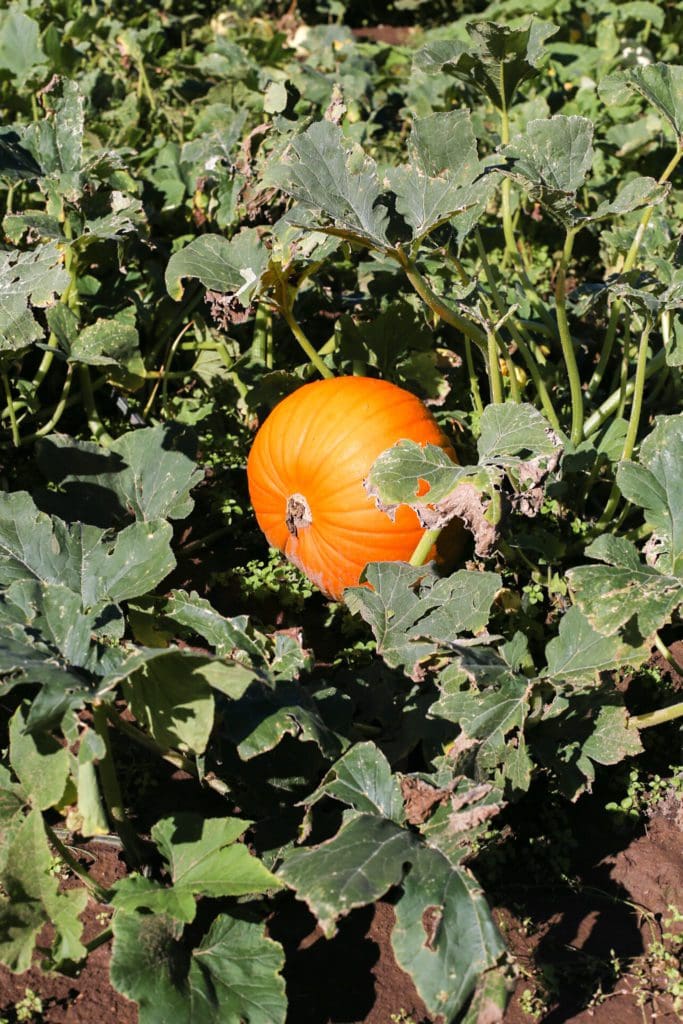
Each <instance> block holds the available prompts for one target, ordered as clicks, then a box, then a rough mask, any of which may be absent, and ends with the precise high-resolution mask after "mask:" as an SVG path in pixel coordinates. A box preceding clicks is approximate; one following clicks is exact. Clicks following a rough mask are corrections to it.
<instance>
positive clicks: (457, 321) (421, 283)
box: [399, 254, 487, 356]
mask: <svg viewBox="0 0 683 1024" xmlns="http://www.w3.org/2000/svg"><path fill="white" fill-rule="evenodd" d="M399 262H400V263H401V266H402V267H403V269H404V271H405V274H406V277H407V278H408V280H409V281H410V283H411V284H412V286H413V288H414V289H415V291H416V292H417V294H418V295H419V296H420V298H421V299H422V301H423V302H426V304H427V305H428V306H429V308H430V309H431V310H432V312H433V313H436V315H437V316H438V317H440V318H441V320H443V321H444V323H447V324H450V326H451V327H455V328H456V330H458V331H460V332H461V333H462V334H464V335H465V337H466V338H469V339H470V341H473V342H474V344H475V345H476V346H477V348H478V349H479V350H480V351H481V352H482V353H483V354H484V356H486V354H487V342H486V335H485V334H484V332H483V331H482V330H481V328H479V327H477V325H476V324H473V323H472V321H471V320H468V319H467V318H466V317H464V316H462V315H461V314H460V313H458V312H457V311H456V310H455V309H452V308H451V307H450V306H448V305H446V303H445V302H443V300H442V299H440V298H439V296H438V295H437V294H436V293H435V292H433V291H432V289H431V288H430V286H429V284H428V283H427V281H426V279H425V278H424V277H423V276H422V274H421V273H420V271H419V270H418V269H417V266H416V265H415V263H414V262H413V261H412V260H409V259H408V258H407V257H406V256H405V254H403V259H399Z"/></svg>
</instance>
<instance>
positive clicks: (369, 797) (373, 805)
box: [306, 741, 405, 825]
mask: <svg viewBox="0 0 683 1024" xmlns="http://www.w3.org/2000/svg"><path fill="white" fill-rule="evenodd" d="M324 796H332V797H334V798H335V799H336V800H340V801H341V802H342V803H344V804H347V805H348V806H349V807H352V808H353V809H354V810H355V811H362V812H363V813H366V814H377V815H380V816H381V817H384V818H388V819H389V820H390V821H394V822H395V823H396V824H397V825H400V824H402V822H403V821H404V819H405V814H404V810H403V794H402V793H401V787H400V785H399V783H398V780H397V779H396V776H394V775H392V773H391V766H390V764H389V762H388V761H387V759H386V757H385V756H384V754H383V753H382V751H381V750H380V749H379V747H377V746H376V745H375V744H374V743H371V742H370V741H368V742H366V743H356V744H355V745H354V746H353V747H351V749H350V750H347V752H346V753H345V754H343V755H342V757H340V758H339V760H338V761H337V762H335V764H334V765H333V766H332V767H331V768H330V770H329V772H328V773H327V775H326V776H325V777H324V779H323V780H322V782H321V783H320V785H319V786H318V788H317V789H316V790H315V792H314V793H312V794H311V795H310V797H307V798H306V804H307V805H308V806H309V807H310V806H312V805H313V804H314V803H317V801H318V800H320V799H322V797H324Z"/></svg>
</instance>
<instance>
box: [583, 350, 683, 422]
mask: <svg viewBox="0 0 683 1024" xmlns="http://www.w3.org/2000/svg"><path fill="white" fill-rule="evenodd" d="M665 365H666V353H665V351H664V349H663V348H662V349H660V350H659V352H658V353H657V355H656V356H653V358H652V359H651V360H650V362H649V363H648V364H647V366H646V367H645V380H649V378H650V377H651V376H652V375H653V374H654V373H657V371H658V370H661V369H662V367H663V366H665ZM635 386H636V381H635V377H631V379H630V380H629V381H628V382H627V384H626V397H627V398H630V397H631V395H632V394H633V392H634V391H635ZM620 399H621V389H618V390H616V391H614V392H613V393H612V394H611V395H610V396H609V398H606V399H605V401H604V402H603V403H602V405H601V406H600V407H599V408H598V409H596V410H595V412H594V413H592V414H591V415H590V416H589V417H588V419H587V420H586V422H585V424H584V427H583V436H584V438H587V437H591V436H592V435H593V434H594V433H595V432H596V430H599V429H600V427H601V426H602V425H603V423H605V422H606V420H608V419H609V418H610V416H612V415H613V414H614V412H615V411H616V410H617V409H618V408H619V401H620Z"/></svg>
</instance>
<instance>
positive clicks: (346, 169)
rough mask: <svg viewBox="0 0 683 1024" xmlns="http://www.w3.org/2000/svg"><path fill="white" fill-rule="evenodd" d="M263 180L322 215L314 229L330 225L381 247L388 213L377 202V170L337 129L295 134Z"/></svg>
mask: <svg viewBox="0 0 683 1024" xmlns="http://www.w3.org/2000/svg"><path fill="white" fill-rule="evenodd" d="M265 180H266V182H267V183H268V184H271V185H275V186H277V187H278V188H281V189H282V190H283V192H286V193H287V194H288V195H290V196H293V197H294V198H295V199H296V200H298V202H299V203H301V204H302V206H304V207H305V208H307V209H309V210H312V211H314V212H316V213H319V214H322V221H321V223H320V225H319V227H322V228H324V227H325V226H326V224H328V223H329V222H330V221H331V222H332V224H333V225H334V226H336V227H337V228H339V229H340V230H341V231H345V232H348V234H349V235H351V236H353V237H356V238H358V239H362V240H364V241H366V242H368V243H369V244H371V245H373V246H376V247H378V248H380V249H382V248H386V246H387V234H386V232H387V223H388V214H387V210H386V207H385V206H384V205H382V203H381V202H380V199H381V196H382V187H381V184H380V180H379V176H378V171H377V166H376V164H375V161H374V160H372V159H371V158H370V157H368V156H366V154H365V153H364V152H363V151H362V150H361V149H360V148H359V147H357V146H356V147H351V146H350V145H349V144H348V143H347V142H346V140H345V139H344V138H343V136H342V131H341V128H340V127H339V126H338V125H335V124H332V123H331V122H330V121H325V120H323V121H318V122H317V123H315V124H312V125H311V126H310V128H307V129H306V131H305V132H302V133H301V134H300V135H296V136H295V137H294V138H293V139H292V141H291V143H290V145H289V147H288V148H287V150H286V151H285V153H284V154H283V155H281V156H280V155H279V154H278V156H277V159H273V160H271V162H270V164H269V166H268V169H267V172H266V179H265ZM309 226H312V225H309Z"/></svg>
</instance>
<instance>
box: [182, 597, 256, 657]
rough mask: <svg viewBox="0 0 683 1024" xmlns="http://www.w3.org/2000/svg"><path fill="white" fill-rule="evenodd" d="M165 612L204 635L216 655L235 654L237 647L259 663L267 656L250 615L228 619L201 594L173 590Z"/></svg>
mask: <svg viewBox="0 0 683 1024" xmlns="http://www.w3.org/2000/svg"><path fill="white" fill-rule="evenodd" d="M162 614H163V615H164V616H165V617H167V618H169V619H172V620H173V622H177V623H178V624H179V625H180V626H186V627H187V628H188V629H190V630H192V632H193V633H197V634H198V635H199V636H201V637H203V638H204V640H206V641H207V642H208V643H209V644H211V646H212V647H214V648H215V650H216V654H219V655H221V654H231V653H232V652H233V651H235V649H237V650H238V651H243V652H244V653H245V654H248V655H249V656H250V657H251V658H253V659H254V661H255V663H256V664H259V663H260V662H262V661H263V659H264V650H263V647H262V646H260V645H259V644H258V643H257V642H256V641H255V640H254V639H253V638H252V637H251V636H250V635H249V632H248V630H249V620H248V619H247V617H246V616H245V615H239V616H236V617H235V618H230V619H227V618H225V617H224V616H223V615H221V614H220V613H219V612H217V611H216V610H215V608H213V607H212V605H211V604H210V603H209V602H208V601H207V600H206V599H205V598H202V597H200V596H199V594H196V593H194V592H193V593H190V594H188V593H187V591H185V590H172V591H171V593H170V594H169V596H168V599H167V601H166V602H165V603H164V605H163V608H162Z"/></svg>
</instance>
